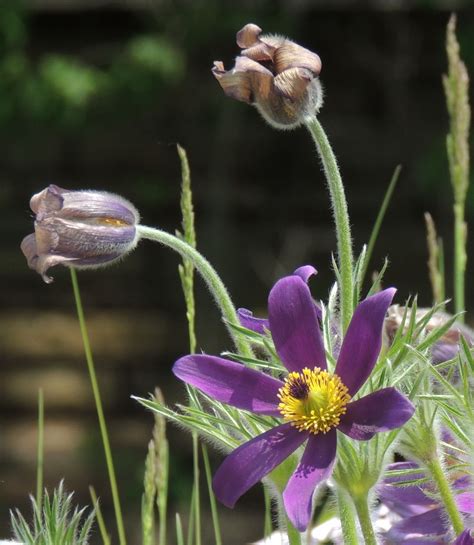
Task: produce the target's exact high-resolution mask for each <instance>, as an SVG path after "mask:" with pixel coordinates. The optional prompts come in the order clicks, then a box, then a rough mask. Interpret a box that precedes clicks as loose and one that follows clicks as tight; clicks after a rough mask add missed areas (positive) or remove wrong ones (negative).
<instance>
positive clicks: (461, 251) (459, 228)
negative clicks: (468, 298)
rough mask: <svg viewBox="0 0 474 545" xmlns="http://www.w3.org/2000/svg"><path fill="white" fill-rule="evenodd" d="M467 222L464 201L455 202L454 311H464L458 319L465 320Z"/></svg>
mask: <svg viewBox="0 0 474 545" xmlns="http://www.w3.org/2000/svg"><path fill="white" fill-rule="evenodd" d="M466 261H467V256H466V223H465V221H464V203H459V202H457V203H455V204H454V311H455V313H456V314H457V313H459V312H462V314H460V316H459V318H458V320H459V321H460V322H464V311H465V310H466V307H465V301H464V293H465V288H464V280H465V273H466Z"/></svg>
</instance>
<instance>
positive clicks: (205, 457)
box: [201, 445, 222, 545]
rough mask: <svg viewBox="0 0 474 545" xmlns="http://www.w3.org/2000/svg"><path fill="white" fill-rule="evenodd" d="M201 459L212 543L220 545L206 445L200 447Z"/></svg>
mask: <svg viewBox="0 0 474 545" xmlns="http://www.w3.org/2000/svg"><path fill="white" fill-rule="evenodd" d="M201 448H202V459H203V461H204V469H205V471H206V480H207V490H208V493H209V503H210V504H211V515H212V525H213V527H214V541H215V545H222V537H221V527H220V524H219V515H218V513H217V505H216V497H215V495H214V492H213V490H212V473H211V464H210V462H209V455H208V453H207V447H206V445H202V446H201Z"/></svg>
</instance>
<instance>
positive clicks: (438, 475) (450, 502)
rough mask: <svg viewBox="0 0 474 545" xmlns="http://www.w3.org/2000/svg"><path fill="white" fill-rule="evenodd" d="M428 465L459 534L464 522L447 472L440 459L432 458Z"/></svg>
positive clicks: (455, 530)
mask: <svg viewBox="0 0 474 545" xmlns="http://www.w3.org/2000/svg"><path fill="white" fill-rule="evenodd" d="M426 467H427V468H428V470H429V472H430V473H431V476H432V477H433V480H434V481H435V483H436V486H437V487H438V491H439V494H440V496H441V499H442V501H443V505H444V508H445V510H446V513H447V514H448V516H449V519H450V520H451V524H452V525H453V528H454V532H455V533H456V535H458V534H460V533H461V532H462V531H463V530H464V523H463V521H462V518H461V515H460V513H459V510H458V507H457V505H456V500H455V499H454V495H453V491H452V490H451V487H450V485H449V481H448V479H447V478H446V474H445V472H444V471H443V468H442V467H441V464H440V462H439V459H438V458H433V459H431V460H430V461H429V462H427V464H426Z"/></svg>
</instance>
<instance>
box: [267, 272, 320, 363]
mask: <svg viewBox="0 0 474 545" xmlns="http://www.w3.org/2000/svg"><path fill="white" fill-rule="evenodd" d="M268 318H269V322H270V331H271V333H272V337H273V342H274V343H275V348H276V350H277V352H278V355H279V356H280V358H281V360H282V362H283V363H284V364H285V366H286V368H287V369H288V370H289V371H301V369H303V368H304V367H310V368H312V367H316V366H317V367H320V368H321V369H326V354H325V352H324V345H323V340H322V337H321V332H320V330H319V322H318V318H317V312H316V306H315V304H314V301H313V298H312V297H311V293H310V291H309V288H308V286H307V285H306V283H305V282H304V281H303V280H302V278H301V277H300V276H298V275H292V276H286V277H285V278H282V279H281V280H279V281H278V282H277V283H276V284H275V285H274V286H273V288H272V290H271V292H270V295H269V297H268Z"/></svg>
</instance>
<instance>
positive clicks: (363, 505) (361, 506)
mask: <svg viewBox="0 0 474 545" xmlns="http://www.w3.org/2000/svg"><path fill="white" fill-rule="evenodd" d="M354 505H355V508H356V511H357V517H358V519H359V524H360V529H361V531H362V535H363V536H364V541H365V545H377V538H376V537H375V531H374V527H373V525H372V519H371V518H370V510H369V504H368V497H367V495H363V496H360V497H358V498H354Z"/></svg>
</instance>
